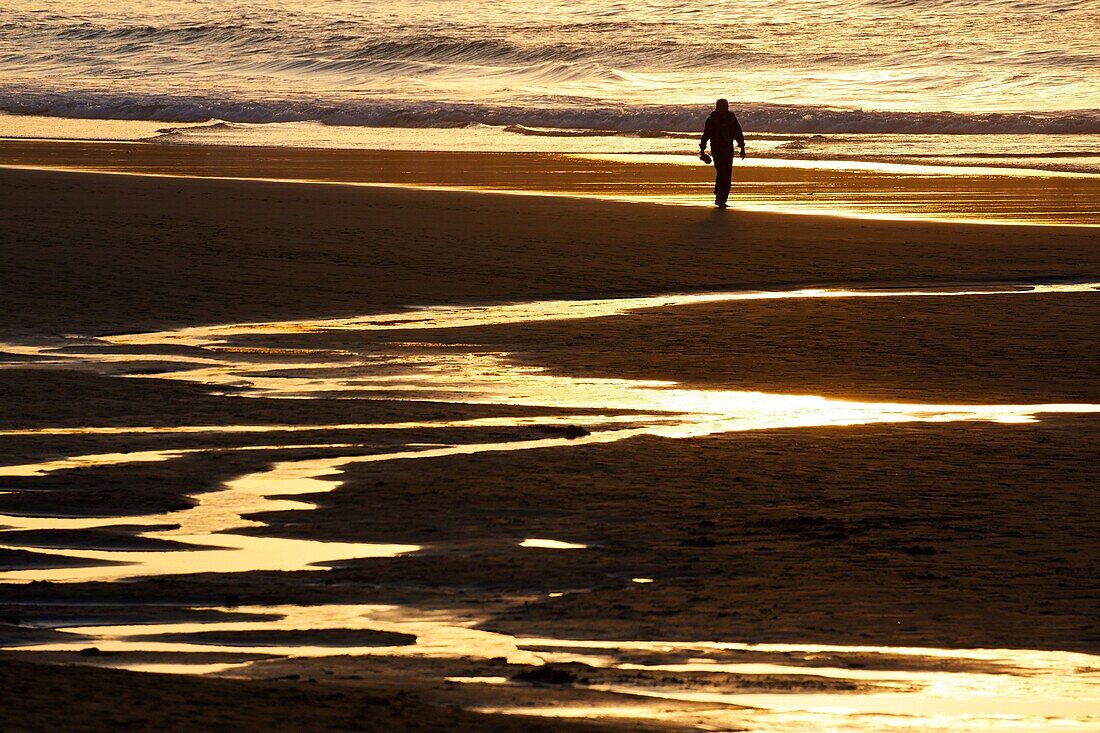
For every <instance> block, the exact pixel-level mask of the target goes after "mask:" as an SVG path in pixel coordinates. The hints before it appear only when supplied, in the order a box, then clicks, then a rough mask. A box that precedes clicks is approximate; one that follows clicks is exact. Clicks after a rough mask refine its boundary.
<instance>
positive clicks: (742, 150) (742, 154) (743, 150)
mask: <svg viewBox="0 0 1100 733" xmlns="http://www.w3.org/2000/svg"><path fill="white" fill-rule="evenodd" d="M744 159H745V146H744V145H742V146H741V160H744Z"/></svg>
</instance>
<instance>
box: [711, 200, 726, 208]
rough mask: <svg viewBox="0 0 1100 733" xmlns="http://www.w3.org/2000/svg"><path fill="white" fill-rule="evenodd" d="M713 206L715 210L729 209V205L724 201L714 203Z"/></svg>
mask: <svg viewBox="0 0 1100 733" xmlns="http://www.w3.org/2000/svg"><path fill="white" fill-rule="evenodd" d="M714 206H715V208H718V209H728V208H729V205H727V204H726V202H725V201H715V202H714Z"/></svg>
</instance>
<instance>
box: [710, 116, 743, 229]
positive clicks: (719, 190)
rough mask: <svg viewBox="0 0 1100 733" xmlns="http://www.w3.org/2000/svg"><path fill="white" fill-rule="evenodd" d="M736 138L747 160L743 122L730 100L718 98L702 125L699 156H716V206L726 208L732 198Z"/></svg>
mask: <svg viewBox="0 0 1100 733" xmlns="http://www.w3.org/2000/svg"><path fill="white" fill-rule="evenodd" d="M708 140H709V141H710V152H711V155H709V156H708V155H707V152H706V151H707V141H708ZM734 141H736V142H737V145H738V146H739V147H740V148H741V160H744V159H745V134H744V133H743V132H741V123H740V122H738V121H737V116H736V115H734V114H733V112H730V103H729V102H727V101H726V100H724V99H719V100H718V101H717V102H715V104H714V111H713V112H711V113H710V116H709V117H707V124H706V125H705V126H704V127H703V137H701V138H700V139H699V157H700V158H701V159H702V160H704V161H706V162H707V163H709V162H711V161H710V158H711V156H713V157H714V205H715V206H717V207H718V208H720V209H724V208H726V200H727V199H729V197H730V185H731V184H732V181H733V143H734Z"/></svg>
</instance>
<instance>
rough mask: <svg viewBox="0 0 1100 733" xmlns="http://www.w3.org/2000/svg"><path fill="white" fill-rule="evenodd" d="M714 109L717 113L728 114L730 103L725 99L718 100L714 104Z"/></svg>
mask: <svg viewBox="0 0 1100 733" xmlns="http://www.w3.org/2000/svg"><path fill="white" fill-rule="evenodd" d="M714 109H715V110H716V111H718V112H729V111H730V103H729V102H728V101H727V100H725V99H719V100H718V101H717V102H715V103H714Z"/></svg>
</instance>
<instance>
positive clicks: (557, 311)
mask: <svg viewBox="0 0 1100 733" xmlns="http://www.w3.org/2000/svg"><path fill="white" fill-rule="evenodd" d="M1096 288H1097V284H1096V283H1080V284H1055V285H1037V286H1030V287H999V288H965V289H953V290H952V289H934V290H868V291H859V290H825V289H804V290H797V291H790V292H733V293H704V294H694V295H670V296H655V297H643V298H624V299H601V300H587V301H545V302H537V303H516V304H505V305H500V306H484V307H479V306H462V307H439V308H426V309H421V310H410V311H407V312H403V313H396V314H382V315H377V316H364V317H359V318H345V319H330V320H316V321H287V322H280V323H258V324H228V325H219V326H210V327H192V328H184V329H178V330H175V331H167V332H163V333H143V334H129V335H122V336H109V337H105V338H103V339H102V340H101V345H102V346H101V348H98V349H87V348H82V349H77V350H72V349H66V348H64V347H62V348H51V347H13V348H7V347H5V348H6V350H8V351H12V352H18V353H28V352H30V351H33V352H34V354H36V355H38V356H43V357H47V358H51V359H58V360H64V361H66V362H67V363H70V364H80V363H84V364H88V365H91V366H95V365H100V364H103V363H109V364H117V363H125V362H126V361H127V360H128V359H129V358H130V357H131V356H135V357H137V358H139V359H146V358H149V357H151V356H152V355H150V354H148V353H145V352H140V351H139V352H138V353H137V354H131V353H129V350H130V349H133V348H137V349H143V348H147V347H150V346H163V345H176V346H186V347H189V348H191V349H194V350H196V351H198V352H200V353H199V355H198V358H196V359H193V360H190V361H191V363H190V366H191V367H192V368H190V369H180V370H178V371H170V372H165V373H158V374H156V375H155V378H158V379H177V380H183V381H196V382H200V383H202V384H204V385H207V386H213V387H218V386H226V387H228V386H232V387H234V388H235V389H237V390H241V389H244V390H245V391H244V392H242V393H241V394H244V395H262V396H268V397H297V398H302V397H315V396H336V397H367V398H369V397H378V396H385V395H387V394H397V395H399V396H400V398H402V399H420V400H442V401H447V402H461V403H466V404H504V405H517V406H529V407H544V408H554V409H575V410H584V411H589V412H588V413H587V414H586V413H585V412H581V413H578V414H574V415H560V414H558V415H554V416H551V417H531V416H527V417H519V418H513V417H493V418H472V419H466V420H451V421H446V420H443V421H440V420H436V421H409V422H399V423H378V424H372V423H351V424H335V425H314V426H289V425H227V426H175V427H163V428H157V427H151V428H140V427H137V428H132V427H101V428H57V429H50V428H46V429H40V430H29V431H8V433H9V434H61V435H65V434H81V433H88V434H103V435H112V434H130V433H134V432H137V433H141V432H150V433H157V432H165V433H193V432H194V433H201V432H227V433H250V432H263V433H269V432H276V433H277V432H296V431H299V430H334V431H345V430H372V429H391V430H398V431H400V430H425V429H436V428H454V427H467V428H476V427H523V426H533V425H544V426H558V427H562V426H565V425H577V426H585V428H586V429H587V430H590V431H591V432H587V430H586V431H582V432H581V433H580V434H573V435H570V436H567V437H545V438H530V437H527V438H522V437H521V438H518V439H511V440H495V441H492V442H483V443H455V444H450V443H446V442H441V443H437V444H427V445H423V444H406V445H405V446H403V447H401V448H399V449H397V450H390V451H388V452H376V453H368V454H366V455H344V456H339V457H335V458H313V459H305V460H296V461H280V462H277V463H275V464H274V465H272V466H270V467H268V468H266V469H264V470H261V471H258V472H256V473H252V474H247V475H244V476H241V477H238V478H236V479H233V480H231V481H227V482H225V483H224V484H223V485H222V487H221V489H220V490H218V491H213V492H207V493H200V494H197V495H196V496H195V497H193V498H194V501H195V502H196V503H195V506H193V507H190V508H188V509H185V510H181V511H175V512H169V513H166V514H159V515H152V516H130V517H113V518H102V519H95V518H64V517H61V518H54V517H17V516H0V525H6V526H8V527H10V528H11V529H16V530H17V529H87V528H95V527H106V526H117V525H120V524H145V525H153V526H156V525H161V526H164V525H178V527H176V528H174V529H163V530H151V531H147V532H145V533H143V535H142V536H143V537H146V538H151V539H165V540H175V541H179V542H184V543H187V544H189V545H192V546H193V547H196V548H203V549H202V551H201V552H127V551H107V550H90V549H81V548H74V549H66V550H52V549H38V550H37V551H39V552H41V553H43V554H53V555H60V556H66V555H67V556H70V557H75V558H81V559H91V560H100V561H103V562H113V563H122V564H114V565H105V566H99V567H84V568H71V569H66V568H59V569H54V570H12V571H7V572H0V580H11V581H15V580H32V579H38V580H55V581H70V582H79V581H89V580H118V579H123V578H133V577H141V576H147V575H164V574H180V573H194V572H219V571H220V572H246V571H250V570H303V569H319V567H318V564H319V563H325V562H332V561H336V560H345V559H352V558H360V557H377V556H385V555H394V554H399V553H403V552H412V551H415V550H417V549H419V548H417V547H415V546H406V545H379V544H355V543H322V542H307V541H298V540H282V539H277V538H269V537H260V536H256V535H253V534H250V535H241V534H239V532H238V530H241V529H246V528H251V529H256V528H262V527H263V526H264V525H263V524H262V523H261V522H258V521H256V520H250V519H246V518H245V516H246V515H255V514H260V513H262V512H266V511H291V510H308V509H311V508H313V505H312V504H309V503H307V502H303V501H298V500H293V499H289V498H285V497H290V496H294V495H300V494H307V493H325V492H328V491H332V490H334V489H335V488H337V487H338V486H339V485H340V484H341V482H340V481H339V480H338V479H336V478H335V477H336V476H338V475H339V474H340V472H341V471H342V470H343V469H344V468H345V467H347V466H349V465H352V464H357V463H367V462H380V461H394V460H417V459H428V458H438V457H446V456H454V455H468V454H474V453H481V452H488V451H492V452H502V451H515V450H533V449H540V448H562V447H566V446H577V445H592V444H602V443H611V442H616V441H620V440H626V439H629V438H634V437H639V436H647V435H648V436H658V437H665V438H691V437H702V436H707V435H714V434H718V433H726V432H732V431H745V430H765V429H773V428H792V427H822V426H844V425H867V424H876V423H903V422H953V421H959V420H970V421H974V420H979V421H988V422H1000V423H1018V422H1027V421H1032V420H1034V419H1036V416H1037V415H1040V414H1044V413H1095V412H1100V405H1092V404H1034V405H952V404H911V403H891V402H860V401H853V400H837V399H827V398H824V397H819V396H814V395H784V394H772V393H764V392H752V391H735V390H708V389H690V388H686V387H683V386H680V385H678V384H676V383H674V382H668V381H659V380H629V379H614V378H574V377H562V376H556V375H552V374H547V373H545V372H543V371H542V370H540V369H538V368H536V367H526V366H517V365H515V364H514V363H512V362H511V360H510V358H509V355H508V354H506V353H485V352H478V351H475V350H473V348H472V347H467V346H462V345H453V346H450V347H448V348H439V349H428V350H426V351H425V350H413V351H412V352H410V351H409V350H407V349H404V348H402V347H401V346H390V347H386V348H392V349H394V350H393V351H392V352H385V353H380V354H379V353H375V354H367V355H355V354H351V356H353V357H357V358H353V359H351V360H349V361H338V362H332V361H330V360H329V359H328V356H329V355H330V354H331V353H332V352H331V351H330V350H327V349H297V350H294V351H295V352H296V353H297V354H298V355H299V356H303V355H308V354H310V353H313V354H316V355H317V356H318V357H319V359H318V361H316V362H309V361H303V362H293V363H290V364H287V363H280V362H278V361H271V360H269V359H267V358H263V357H267V356H275V357H279V356H281V355H283V354H284V353H285V352H286V350H285V349H274V350H273V352H274V353H272V354H269V353H268V349H267V348H266V347H264V346H262V345H261V346H255V345H253V346H250V347H249V348H248V350H247V351H248V353H246V354H242V353H240V352H238V351H236V350H235V349H234V348H232V347H231V348H230V349H224V348H223V347H224V345H225V342H226V340H227V339H229V338H231V337H233V336H248V337H250V338H254V337H256V336H258V335H264V334H270V335H277V334H287V333H290V334H310V333H317V334H322V335H323V334H324V333H326V332H330V331H356V330H383V331H390V330H395V329H397V330H418V329H427V328H445V329H454V328H461V327H463V326H472V325H487V324H512V323H524V322H533V321H543V320H558V319H580V318H593V317H603V316H611V315H624V314H629V313H632V312H635V311H639V310H643V309H647V308H657V307H673V306H677V305H687V304H693V303H706V302H725V301H738V300H761V299H776V298H852V297H865V298H879V297H980V296H982V295H988V294H998V295H1002V294H1017V295H1033V296H1034V295H1045V294H1051V293H1066V292H1096ZM212 346H213V347H218V348H222V351H221V355H222V358H219V359H211V358H208V357H204V356H202V355H201V354H202V353H209V351H208V348H209V347H212ZM345 353H346V352H345ZM242 356H248V357H249V358H248V359H241V357H242ZM230 357H232V358H230ZM257 359H258V360H257ZM180 360H181V361H187V360H188V358H187V357H180ZM380 365H384V367H385V368H384V369H382V368H380ZM303 369H306V370H308V372H309V374H310V375H311V376H297V374H299V373H300V372H301V370H303ZM305 447H326V448H333V447H347V448H352V447H354V444H331V443H329V444H323V445H307V446H301V445H280V444H275V445H271V444H265V445H253V446H244V447H238V448H226V449H221V450H235V451H244V450H253V451H282V450H288V449H291V448H305ZM209 450H212V449H207V448H187V449H164V450H148V451H134V452H128V453H107V454H93V455H83V456H70V457H66V458H60V459H54V460H48V461H43V462H39V463H32V464H24V465H13V466H7V467H0V476H24V477H34V476H41V475H44V474H45V473H48V472H51V471H60V470H70V469H75V468H84V467H92V466H110V465H119V464H125V463H134V462H143V461H148V462H157V461H170V460H172V459H174V458H179V457H181V456H183V455H186V454H195V453H202V452H205V451H209ZM272 496H278V497H280V498H278V499H271V498H269V497H272ZM2 539H3V532H0V540H2ZM0 546H6V545H0ZM522 546H524V547H532V548H535V547H541V548H553V549H580V548H582V547H583V545H574V544H571V543H568V542H562V541H559V540H549V539H538V538H528V539H527V540H525V541H524V542H523V543H522Z"/></svg>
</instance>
